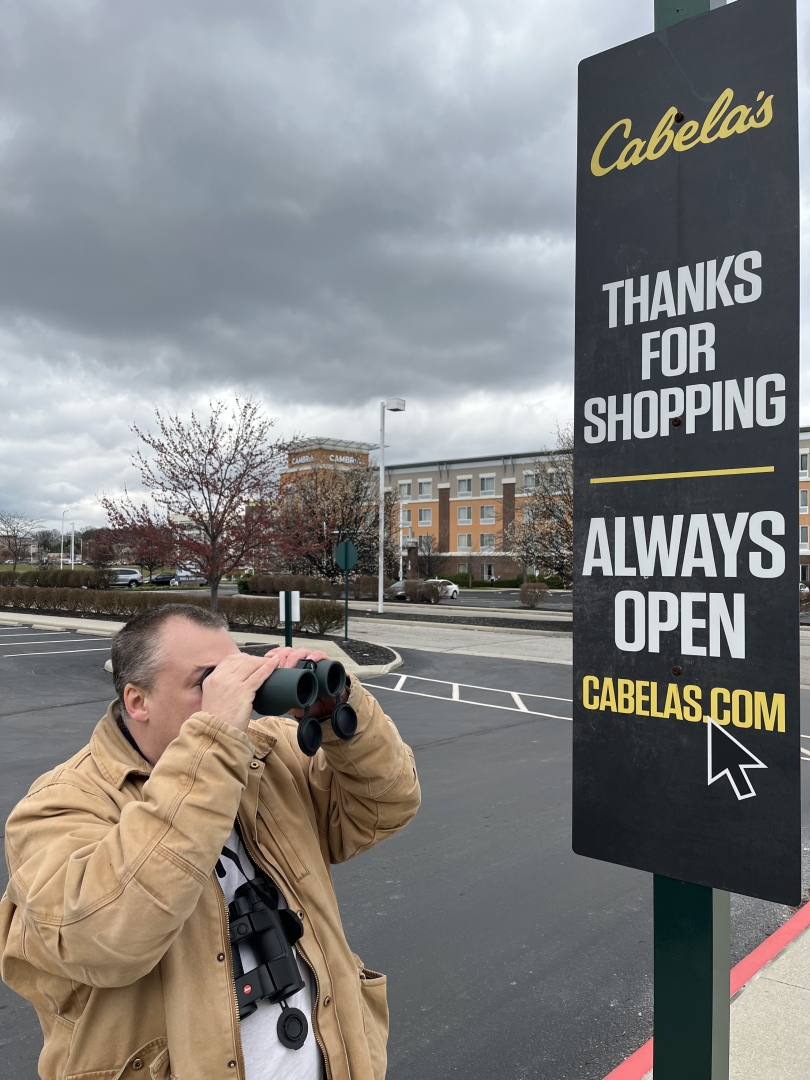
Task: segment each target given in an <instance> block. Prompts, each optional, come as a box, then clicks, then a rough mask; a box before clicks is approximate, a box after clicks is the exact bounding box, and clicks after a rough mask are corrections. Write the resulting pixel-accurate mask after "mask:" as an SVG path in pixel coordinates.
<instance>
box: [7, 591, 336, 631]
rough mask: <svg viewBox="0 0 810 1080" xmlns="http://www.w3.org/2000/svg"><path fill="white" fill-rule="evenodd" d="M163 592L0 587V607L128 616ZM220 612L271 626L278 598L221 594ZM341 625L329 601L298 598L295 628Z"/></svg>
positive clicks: (251, 624) (256, 626)
mask: <svg viewBox="0 0 810 1080" xmlns="http://www.w3.org/2000/svg"><path fill="white" fill-rule="evenodd" d="M170 602H171V603H173V604H196V605H197V606H198V607H205V608H207V607H209V606H210V601H209V598H208V597H207V596H188V595H185V596H183V595H180V596H175V595H172V597H171V601H170ZM165 603H166V595H165V593H164V594H163V595H160V594H158V593H148V592H141V591H140V590H137V591H136V590H129V589H93V590H90V589H59V588H55V589H48V588H39V589H29V588H27V587H25V586H5V585H4V586H0V609H2V608H13V609H15V610H17V611H39V612H42V613H43V614H48V615H55V614H60V615H113V616H116V617H118V618H121V619H127V618H129V617H130V616H131V615H136V614H137V613H138V612H139V611H146V610H148V609H150V608H155V607H160V606H161V605H162V604H165ZM219 611H220V612H221V613H222V614H223V615H224V616H225V617H226V618H227V620H228V625H229V626H230V627H231V628H232V629H247V630H274V629H276V628H277V627H278V625H279V617H278V600H277V599H271V598H270V597H267V598H264V597H262V598H259V597H256V598H253V597H250V598H248V597H242V596H222V597H220V599H219ZM342 623H343V609H342V607H341V605H340V604H336V603H332V601H330V600H302V601H301V622H300V623H299V624H298V625H299V629H301V630H308V631H310V632H311V633H314V634H328V633H329V632H330V631H333V630H337V629H338V627H340V626H341V625H342Z"/></svg>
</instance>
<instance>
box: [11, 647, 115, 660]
mask: <svg viewBox="0 0 810 1080" xmlns="http://www.w3.org/2000/svg"><path fill="white" fill-rule="evenodd" d="M109 651H110V647H109V645H107V646H104V647H102V648H100V649H48V650H47V651H44V652H12V653H3V655H2V656H0V660H11V659H13V657H15V656H64V655H65V654H67V653H80V652H109Z"/></svg>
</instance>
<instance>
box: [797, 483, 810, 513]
mask: <svg viewBox="0 0 810 1080" xmlns="http://www.w3.org/2000/svg"><path fill="white" fill-rule="evenodd" d="M807 495H808V491H807V488H802V489H801V490H800V491H799V513H800V514H806V513H807Z"/></svg>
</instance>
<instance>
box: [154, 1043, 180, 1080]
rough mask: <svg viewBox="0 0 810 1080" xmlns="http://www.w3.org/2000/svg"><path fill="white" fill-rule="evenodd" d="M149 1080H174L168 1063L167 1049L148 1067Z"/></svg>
mask: <svg viewBox="0 0 810 1080" xmlns="http://www.w3.org/2000/svg"><path fill="white" fill-rule="evenodd" d="M149 1080H175V1077H174V1076H173V1075H172V1067H171V1064H170V1062H169V1048H168V1046H167V1047H165V1048H164V1049H163V1050H161V1051H160V1053H159V1054H158V1056H157V1057H156V1058H155V1060H154V1061H153V1062H152V1064H151V1065H150V1066H149Z"/></svg>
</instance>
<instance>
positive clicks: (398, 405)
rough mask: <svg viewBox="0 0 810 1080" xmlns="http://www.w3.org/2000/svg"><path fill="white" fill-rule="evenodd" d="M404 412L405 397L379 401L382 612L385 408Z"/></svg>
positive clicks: (382, 581)
mask: <svg viewBox="0 0 810 1080" xmlns="http://www.w3.org/2000/svg"><path fill="white" fill-rule="evenodd" d="M386 409H387V410H388V411H389V412H405V399H404V398H401V397H391V398H386V399H385V401H381V402H380V554H379V566H378V581H377V611H378V612H379V613H380V615H382V613H383V593H384V592H385V410H386Z"/></svg>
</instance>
